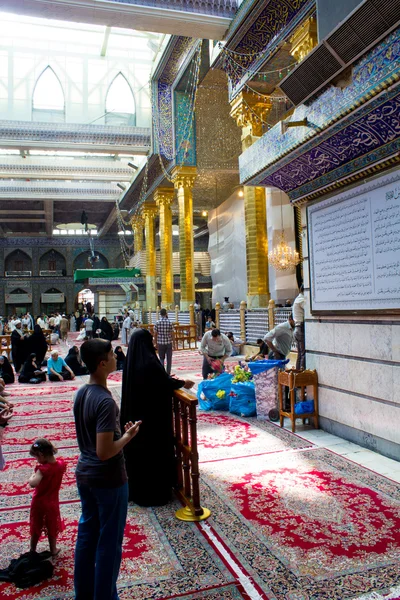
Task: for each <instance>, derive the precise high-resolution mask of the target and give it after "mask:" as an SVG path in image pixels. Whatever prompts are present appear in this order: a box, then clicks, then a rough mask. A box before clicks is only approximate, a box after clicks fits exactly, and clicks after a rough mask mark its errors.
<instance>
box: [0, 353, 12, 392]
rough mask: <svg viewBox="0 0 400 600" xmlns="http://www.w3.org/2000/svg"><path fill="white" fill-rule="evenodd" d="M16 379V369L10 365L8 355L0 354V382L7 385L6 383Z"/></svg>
mask: <svg viewBox="0 0 400 600" xmlns="http://www.w3.org/2000/svg"><path fill="white" fill-rule="evenodd" d="M14 381H15V377H14V371H13V368H12V366H11V365H10V361H9V360H8V358H7V356H4V355H3V354H2V355H0V384H1V385H3V386H5V385H6V383H14ZM0 393H1V392H0Z"/></svg>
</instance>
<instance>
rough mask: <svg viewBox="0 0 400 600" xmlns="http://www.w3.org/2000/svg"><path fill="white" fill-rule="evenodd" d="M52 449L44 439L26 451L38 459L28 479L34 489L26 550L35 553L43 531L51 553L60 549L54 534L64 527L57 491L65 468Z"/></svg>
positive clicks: (54, 554)
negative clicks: (29, 546)
mask: <svg viewBox="0 0 400 600" xmlns="http://www.w3.org/2000/svg"><path fill="white" fill-rule="evenodd" d="M56 452H57V448H55V447H54V446H53V444H52V443H51V442H49V440H46V439H44V438H40V439H38V440H36V442H35V443H34V444H33V446H32V447H31V449H30V451H29V454H30V455H31V456H34V457H35V458H36V459H37V461H38V464H37V465H36V467H35V471H34V473H33V474H32V475H31V477H30V478H29V485H30V486H31V487H32V488H34V492H33V495H32V504H31V514H30V529H31V548H30V549H31V552H36V546H37V544H38V541H39V539H40V536H41V534H42V533H45V534H47V537H48V540H49V545H50V552H51V553H52V555H53V556H57V554H58V553H59V552H60V550H59V549H58V548H57V535H58V534H59V533H60V532H61V531H62V530H63V529H64V526H63V523H62V521H61V515H60V503H59V498H58V492H59V490H60V487H61V482H62V478H63V475H64V473H65V470H66V464H65V462H64V461H63V459H62V458H60V459H58V460H56V458H55V456H54V455H55V454H56Z"/></svg>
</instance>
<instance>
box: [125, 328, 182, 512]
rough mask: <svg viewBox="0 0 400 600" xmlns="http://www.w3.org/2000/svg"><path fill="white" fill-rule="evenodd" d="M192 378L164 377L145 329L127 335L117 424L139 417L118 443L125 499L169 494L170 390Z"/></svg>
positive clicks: (148, 501) (155, 501)
mask: <svg viewBox="0 0 400 600" xmlns="http://www.w3.org/2000/svg"><path fill="white" fill-rule="evenodd" d="M192 386H193V382H192V381H182V380H181V379H174V378H172V377H170V376H169V375H168V374H167V373H166V371H165V369H164V368H163V366H162V365H161V363H160V361H159V360H158V358H157V355H156V351H155V349H154V346H153V339H152V337H151V334H150V333H149V332H148V331H146V330H145V329H135V330H134V332H133V333H132V335H131V339H130V342H129V348H128V352H127V357H126V362H125V367H124V372H123V378H122V401H121V413H120V418H121V423H123V425H125V423H127V422H128V421H133V422H134V421H142V424H141V426H140V429H139V433H138V434H137V435H136V436H135V437H134V438H133V440H132V441H131V442H130V443H129V444H127V446H125V448H124V453H125V460H126V469H127V472H128V477H129V500H133V502H135V503H136V504H139V505H140V506H162V505H163V504H167V502H169V500H170V499H171V493H172V487H173V484H174V481H175V463H174V441H173V430H172V395H173V391H174V390H177V389H179V388H181V387H185V388H186V389H189V388H191V387H192Z"/></svg>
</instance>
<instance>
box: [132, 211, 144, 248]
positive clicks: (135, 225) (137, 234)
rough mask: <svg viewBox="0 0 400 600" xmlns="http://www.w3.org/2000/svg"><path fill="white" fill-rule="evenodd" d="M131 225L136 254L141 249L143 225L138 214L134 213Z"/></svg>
mask: <svg viewBox="0 0 400 600" xmlns="http://www.w3.org/2000/svg"><path fill="white" fill-rule="evenodd" d="M131 225H132V230H133V242H134V251H133V253H134V254H137V253H138V252H140V251H141V250H143V226H144V221H143V218H142V217H141V216H140V215H135V216H134V217H132V219H131Z"/></svg>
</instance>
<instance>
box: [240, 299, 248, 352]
mask: <svg viewBox="0 0 400 600" xmlns="http://www.w3.org/2000/svg"><path fill="white" fill-rule="evenodd" d="M246 306H247V304H246V302H245V301H244V300H242V301H241V303H240V339H241V340H243V342H246Z"/></svg>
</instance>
